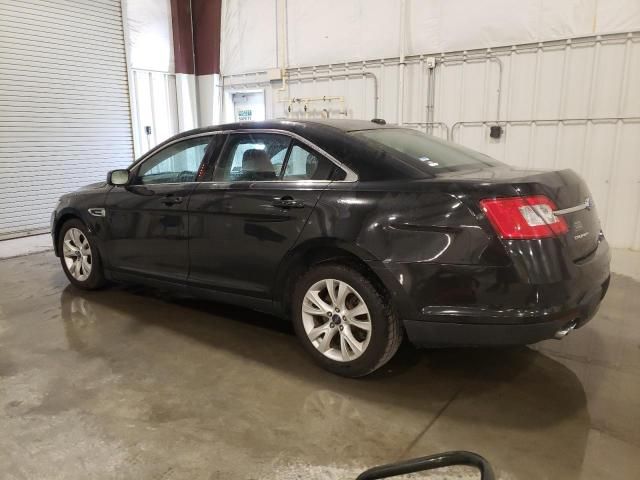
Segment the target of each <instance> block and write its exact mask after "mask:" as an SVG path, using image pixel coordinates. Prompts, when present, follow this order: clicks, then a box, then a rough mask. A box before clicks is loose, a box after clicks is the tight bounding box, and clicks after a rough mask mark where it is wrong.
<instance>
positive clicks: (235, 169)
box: [213, 133, 291, 182]
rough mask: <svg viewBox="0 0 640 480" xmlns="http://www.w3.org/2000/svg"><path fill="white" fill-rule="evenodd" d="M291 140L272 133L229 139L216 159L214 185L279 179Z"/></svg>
mask: <svg viewBox="0 0 640 480" xmlns="http://www.w3.org/2000/svg"><path fill="white" fill-rule="evenodd" d="M290 144H291V139H290V138H289V137H287V136H286V135H278V134H273V133H236V134H232V135H231V136H230V137H229V140H228V142H227V146H226V148H225V151H224V153H223V154H222V156H221V158H220V159H219V161H218V163H217V165H216V168H215V171H214V174H213V180H214V181H216V182H246V181H250V182H259V181H273V180H278V179H279V178H280V176H281V173H282V169H283V166H284V162H285V160H286V157H287V152H288V150H289V146H290Z"/></svg>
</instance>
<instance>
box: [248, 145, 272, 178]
mask: <svg viewBox="0 0 640 480" xmlns="http://www.w3.org/2000/svg"><path fill="white" fill-rule="evenodd" d="M241 178H242V180H275V179H276V172H275V171H274V169H273V165H272V164H271V161H270V160H269V156H268V155H267V153H266V152H265V151H264V150H258V149H257V148H252V149H251V150H247V151H246V152H244V154H243V156H242V176H241Z"/></svg>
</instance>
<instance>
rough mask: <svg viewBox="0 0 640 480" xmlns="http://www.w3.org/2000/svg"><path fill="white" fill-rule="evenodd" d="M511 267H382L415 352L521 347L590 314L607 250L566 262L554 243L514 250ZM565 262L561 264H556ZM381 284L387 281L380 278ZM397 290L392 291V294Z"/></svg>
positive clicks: (600, 291)
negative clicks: (421, 349)
mask: <svg viewBox="0 0 640 480" xmlns="http://www.w3.org/2000/svg"><path fill="white" fill-rule="evenodd" d="M515 247H517V248H519V249H520V250H521V251H525V252H528V251H530V250H532V249H534V248H535V249H538V251H535V250H533V251H534V252H535V254H534V255H529V256H527V257H525V260H526V261H527V262H528V264H524V262H520V261H519V259H518V257H517V256H515V255H514V256H513V257H512V258H514V262H513V265H511V266H506V267H492V266H478V265H436V264H424V263H423V264H386V265H385V266H384V267H385V270H386V273H387V274H388V273H391V275H392V276H393V277H394V278H395V279H398V280H399V281H398V282H395V284H396V288H395V290H393V292H394V295H393V296H394V298H395V300H396V306H397V308H398V310H399V313H400V315H401V318H403V319H404V324H405V328H406V331H407V334H408V337H409V339H410V341H411V342H412V343H414V344H415V345H418V346H446V345H523V344H530V343H535V342H539V341H541V340H545V339H548V338H554V336H555V335H556V333H557V332H558V331H560V330H562V329H565V328H567V327H568V326H574V325H575V328H580V327H581V326H583V325H584V324H585V323H587V322H588V321H589V320H591V318H593V316H594V315H595V314H596V312H597V310H598V307H599V305H600V302H601V301H602V299H603V298H604V295H605V294H606V291H607V288H608V286H609V278H610V271H609V263H610V252H609V246H608V244H607V242H606V240H605V239H604V238H602V239H601V240H600V242H599V244H598V246H597V248H596V250H595V251H594V252H593V253H592V254H591V255H589V257H588V258H585V259H583V260H581V261H579V262H572V261H567V260H566V259H565V258H566V256H565V255H561V252H560V251H559V250H558V249H559V246H558V244H557V243H554V241H553V239H551V240H550V241H549V242H546V243H545V242H537V243H536V244H533V245H530V244H528V243H522V242H521V243H520V244H518V245H515ZM563 259H564V260H563ZM387 281H388V277H387ZM398 285H399V286H398Z"/></svg>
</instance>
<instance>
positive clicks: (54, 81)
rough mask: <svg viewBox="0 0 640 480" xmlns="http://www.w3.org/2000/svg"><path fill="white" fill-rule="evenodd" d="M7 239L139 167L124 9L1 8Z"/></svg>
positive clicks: (0, 166)
mask: <svg viewBox="0 0 640 480" xmlns="http://www.w3.org/2000/svg"><path fill="white" fill-rule="evenodd" d="M0 11H1V12H2V15H1V17H0V185H1V188H0V202H2V209H1V210H0V238H3V237H7V236H16V235H20V234H28V233H31V232H35V231H42V230H47V229H48V227H49V218H50V214H51V211H52V210H53V207H54V205H55V202H56V200H57V198H58V197H59V196H60V195H62V194H64V193H67V192H69V191H72V190H74V189H76V188H78V187H80V186H82V185H85V184H87V183H90V182H95V181H99V180H103V179H104V178H105V175H106V172H107V171H108V170H111V169H113V168H118V167H122V166H126V165H128V164H129V163H130V162H131V161H132V159H133V145H132V138H131V120H130V108H129V92H128V82H127V73H126V71H127V69H126V59H125V47H124V36H123V28H122V16H121V4H120V0H98V1H87V0H78V1H75V0H74V1H72V0H59V1H56V2H55V5H54V3H53V2H47V1H44V0H0Z"/></svg>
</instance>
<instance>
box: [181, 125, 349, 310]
mask: <svg viewBox="0 0 640 480" xmlns="http://www.w3.org/2000/svg"><path fill="white" fill-rule="evenodd" d="M336 168H337V167H336V166H335V165H334V164H333V163H332V162H331V161H330V160H327V159H326V158H324V157H322V156H321V155H320V154H319V153H317V152H316V151H315V150H313V149H312V148H311V147H309V146H307V145H305V144H302V143H299V142H298V141H297V140H293V139H291V137H288V136H286V135H283V134H275V133H236V134H231V135H230V136H229V140H228V141H227V144H226V146H225V149H224V152H223V153H222V155H221V157H220V159H219V161H218V162H217V164H216V166H215V170H214V172H213V178H212V180H213V181H212V182H203V183H201V184H199V185H198V187H197V189H196V190H195V191H194V192H193V194H192V198H191V202H190V205H189V212H190V220H189V221H190V238H191V240H190V261H191V269H190V274H189V283H191V284H194V285H197V286H202V287H207V288H213V289H216V290H221V291H226V292H230V293H237V294H243V295H251V296H254V297H258V298H270V297H271V291H272V286H273V281H274V276H275V273H276V270H277V267H278V264H279V263H280V261H281V260H282V258H283V257H284V256H285V254H286V253H287V251H288V250H290V249H291V248H292V247H293V246H294V245H295V243H296V240H297V238H298V236H299V235H300V233H301V232H302V229H303V228H304V226H305V224H306V222H307V220H308V218H309V216H310V214H311V212H312V211H313V209H314V207H315V205H316V203H317V202H318V199H319V198H320V196H321V194H322V192H323V190H324V189H326V187H327V186H328V185H329V184H330V183H331V179H332V178H333V175H334V173H335V169H336Z"/></svg>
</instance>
